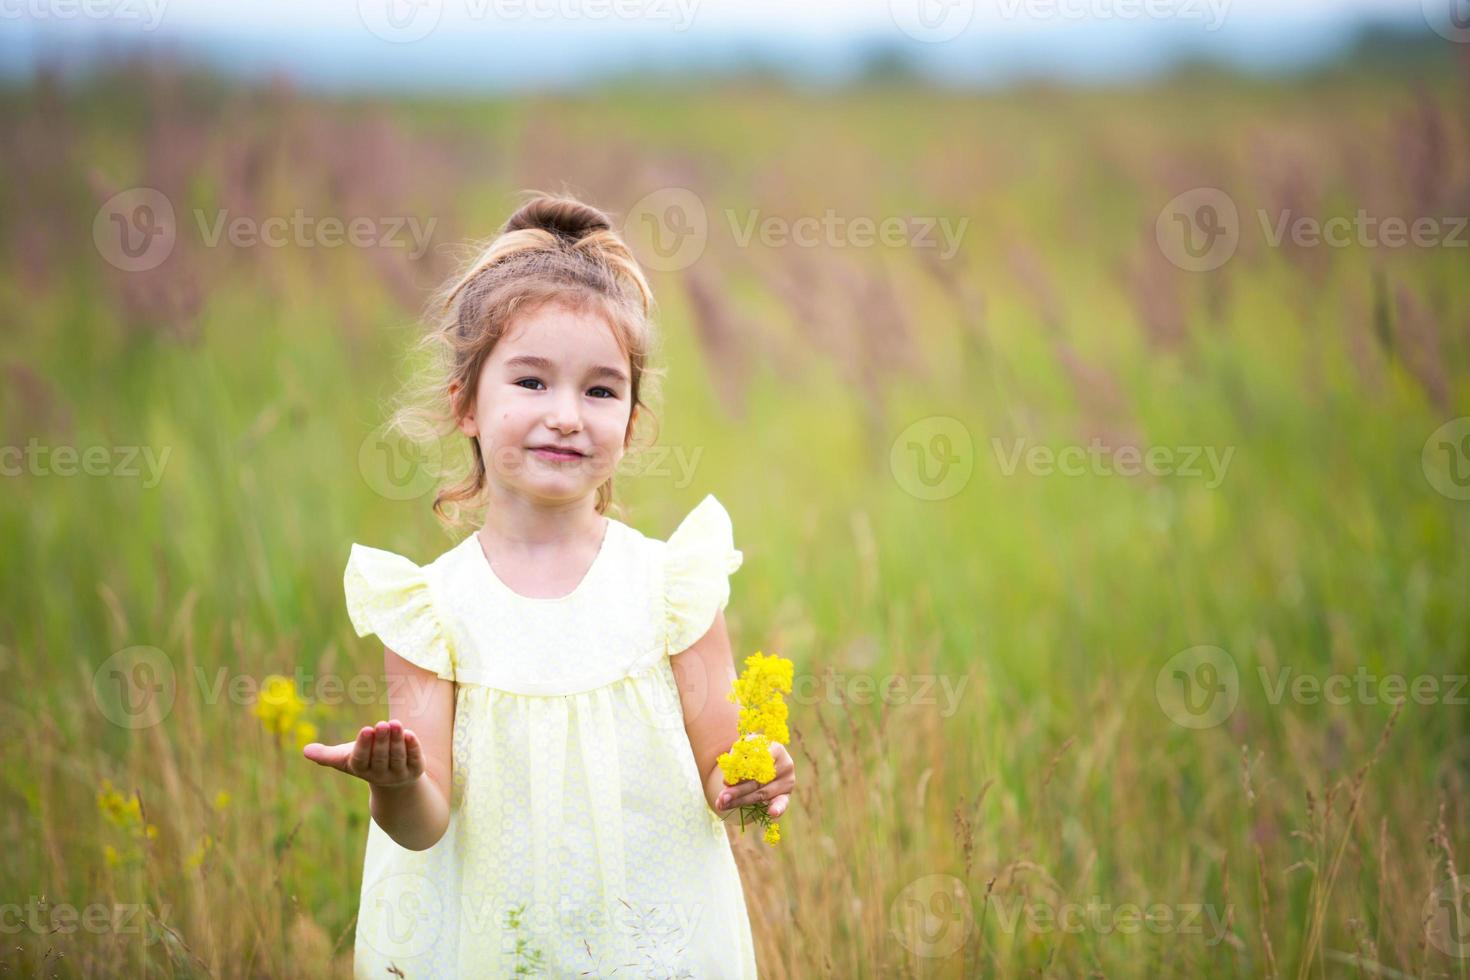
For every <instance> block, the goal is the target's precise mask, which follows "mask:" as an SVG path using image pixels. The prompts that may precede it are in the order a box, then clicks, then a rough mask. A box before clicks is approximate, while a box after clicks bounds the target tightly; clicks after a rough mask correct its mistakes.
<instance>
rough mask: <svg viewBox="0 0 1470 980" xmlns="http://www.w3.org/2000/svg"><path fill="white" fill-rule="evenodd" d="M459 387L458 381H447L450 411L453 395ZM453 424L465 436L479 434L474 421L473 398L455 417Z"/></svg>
mask: <svg viewBox="0 0 1470 980" xmlns="http://www.w3.org/2000/svg"><path fill="white" fill-rule="evenodd" d="M459 388H460V385H459V382H458V381H451V382H450V383H449V406H450V407H449V410H450V411H451V412H453V411H454V396H455V394H456V393H458V391H459ZM454 424H455V427H456V428H458V429H459V431H461V432H463V433H464V434H465V435H467V436H478V435H479V434H480V426H479V425H478V424H477V423H476V422H475V402H474V400H473V399H471V400H470V404H469V408H468V410H466V412H465V414H463V415H461V416H460V417H459V418H458V419H456V420H455V423H454Z"/></svg>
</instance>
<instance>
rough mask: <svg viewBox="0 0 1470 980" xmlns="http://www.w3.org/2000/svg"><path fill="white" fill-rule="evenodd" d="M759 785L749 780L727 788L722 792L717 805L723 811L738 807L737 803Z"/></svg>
mask: <svg viewBox="0 0 1470 980" xmlns="http://www.w3.org/2000/svg"><path fill="white" fill-rule="evenodd" d="M759 785H760V784H759V783H757V782H756V781H755V780H754V779H747V780H745V781H744V782H740V783H736V784H735V785H733V786H726V787H725V788H724V789H722V790H720V796H719V799H718V800H717V801H716V804H715V805H716V806H718V807H719V808H720V809H721V810H728V809H729V808H730V807H732V806H735V805H736V801H737V800H738V799H740V798H741V797H743V796H745V795H746V794H747V793H749V792H750V791H751V790H753V789H755V788H756V787H757V786H759Z"/></svg>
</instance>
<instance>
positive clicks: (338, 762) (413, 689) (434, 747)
mask: <svg viewBox="0 0 1470 980" xmlns="http://www.w3.org/2000/svg"><path fill="white" fill-rule="evenodd" d="M383 666H384V671H385V673H386V675H387V677H388V697H389V716H390V720H388V721H379V722H378V723H377V724H376V725H369V726H364V727H363V728H362V729H361V730H359V731H358V733H357V739H356V741H354V742H344V743H342V744H341V745H332V746H327V745H321V744H320V743H317V742H313V743H312V744H310V745H308V746H306V748H305V749H304V750H303V751H304V754H305V755H306V757H307V758H308V759H311V760H312V761H313V762H316V763H318V764H320V765H323V766H329V767H331V768H334V769H339V770H341V771H342V772H345V773H347V774H348V775H350V776H356V777H358V778H359V779H362V780H363V781H365V782H366V783H368V784H369V785H370V786H371V787H372V802H371V807H370V808H371V812H372V817H373V820H374V821H375V822H376V823H377V824H378V826H379V827H381V828H382V829H383V830H384V832H386V833H387V834H388V836H389V837H391V838H393V840H394V841H395V842H397V843H398V845H399V846H400V847H405V848H407V849H409V850H411V851H422V850H426V849H428V848H430V847H433V846H434V845H435V844H436V843H438V842H439V840H440V838H442V837H443V836H444V831H445V830H447V829H448V827H449V798H450V786H451V785H452V784H451V777H452V776H453V754H452V745H451V740H452V738H453V734H454V682H453V681H447V680H444V679H443V678H441V677H439V676H437V675H436V674H435V673H434V672H433V671H429V670H425V669H423V668H422V667H419V666H417V665H415V664H412V663H410V662H408V661H407V660H404V659H403V658H402V657H400V656H399V655H398V654H397V653H395V652H393V651H392V650H391V649H388V648H387V647H384V648H383Z"/></svg>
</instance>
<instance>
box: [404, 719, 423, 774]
mask: <svg viewBox="0 0 1470 980" xmlns="http://www.w3.org/2000/svg"><path fill="white" fill-rule="evenodd" d="M403 759H404V764H405V765H406V766H408V771H409V772H410V773H412V774H413V775H415V776H417V775H419V774H420V773H422V772H423V771H424V750H423V747H422V746H420V745H419V737H418V736H417V735H415V734H414V733H413V729H412V728H405V729H404V730H403Z"/></svg>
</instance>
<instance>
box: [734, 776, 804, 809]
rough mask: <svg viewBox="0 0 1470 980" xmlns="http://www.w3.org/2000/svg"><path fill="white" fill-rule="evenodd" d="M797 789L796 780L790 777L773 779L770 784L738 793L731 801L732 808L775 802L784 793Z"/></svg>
mask: <svg viewBox="0 0 1470 980" xmlns="http://www.w3.org/2000/svg"><path fill="white" fill-rule="evenodd" d="M795 788H796V780H795V779H792V778H790V777H787V778H784V779H773V780H771V781H770V782H769V783H759V784H757V785H755V786H754V787H752V788H751V789H749V790H746V791H745V792H743V793H737V794H735V795H734V796H733V798H732V799H731V801H730V805H731V806H750V805H753V804H756V803H763V802H766V801H769V800H774V799H775V798H776V797H778V796H780V795H782V794H783V793H790V792H791V791H792V790H794V789H795Z"/></svg>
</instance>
